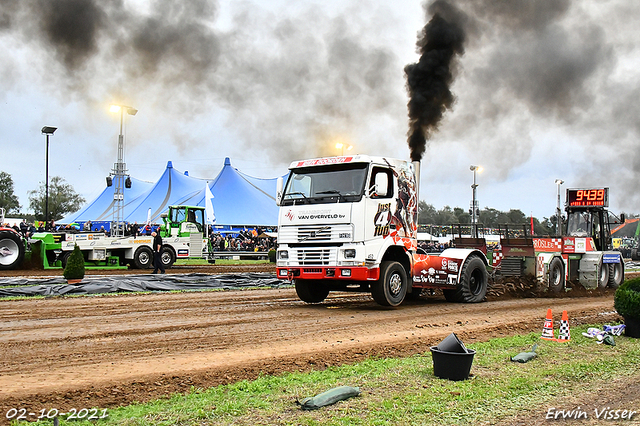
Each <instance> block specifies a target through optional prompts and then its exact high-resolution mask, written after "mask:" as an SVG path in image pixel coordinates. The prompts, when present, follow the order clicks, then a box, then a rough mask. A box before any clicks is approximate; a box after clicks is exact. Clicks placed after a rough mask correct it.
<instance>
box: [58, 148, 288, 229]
mask: <svg viewBox="0 0 640 426" xmlns="http://www.w3.org/2000/svg"><path fill="white" fill-rule="evenodd" d="M284 177H285V178H286V174H285V175H284ZM131 181H132V183H131V188H127V189H125V203H124V214H123V217H124V221H125V222H129V223H145V222H146V221H147V217H149V219H150V221H151V222H152V223H157V222H159V221H160V215H161V214H162V213H163V212H166V211H168V208H169V206H171V205H180V204H183V205H191V206H202V207H205V205H206V201H205V185H208V186H209V189H210V190H211V193H212V194H213V199H212V205H213V211H214V214H215V223H216V225H241V226H245V225H246V226H276V225H277V224H278V206H276V203H275V194H276V182H277V178H273V179H260V178H255V177H252V176H248V175H246V174H244V173H242V172H240V171H239V170H238V169H236V168H234V167H232V166H231V160H229V158H226V159H225V162H224V166H223V168H222V170H221V171H220V173H219V174H218V176H216V177H215V178H214V179H209V180H207V179H200V178H194V177H191V176H188V175H187V174H186V173H180V172H178V171H177V170H176V169H174V168H173V164H172V163H171V161H169V162H168V163H167V168H166V169H165V171H164V173H162V176H160V178H159V179H158V180H157V181H156V182H155V183H149V182H144V181H141V180H138V179H135V178H131ZM113 192H114V188H113V187H106V188H105V190H104V191H103V192H102V193H101V194H100V195H99V196H98V197H97V198H96V199H95V200H93V201H92V202H90V203H88V204H87V205H86V206H85V207H83V208H82V209H80V210H79V211H77V212H75V213H73V214H70V215H68V216H67V217H65V218H63V219H61V220H60V221H58V223H61V224H68V223H73V222H76V223H82V222H85V221H87V220H91V221H92V222H99V221H110V220H111V219H112V217H113ZM149 210H150V211H151V213H150V214H149Z"/></svg>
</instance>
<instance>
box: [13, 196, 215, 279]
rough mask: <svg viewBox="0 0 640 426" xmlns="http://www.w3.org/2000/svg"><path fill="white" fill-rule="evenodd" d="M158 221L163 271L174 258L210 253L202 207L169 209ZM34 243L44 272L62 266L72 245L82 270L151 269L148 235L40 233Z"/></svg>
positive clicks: (151, 247) (150, 247)
mask: <svg viewBox="0 0 640 426" xmlns="http://www.w3.org/2000/svg"><path fill="white" fill-rule="evenodd" d="M162 219H163V224H162V227H161V230H160V235H161V236H162V242H163V246H162V253H161V258H162V263H163V264H164V266H165V268H170V267H171V266H172V265H173V263H174V262H175V261H176V259H186V258H204V257H207V256H208V255H209V254H211V251H210V250H209V245H208V239H207V237H206V236H205V225H204V208H203V207H196V206H170V207H169V211H168V213H166V214H165V213H163V214H162ZM38 241H39V242H41V244H40V246H39V247H40V250H39V253H40V256H41V257H42V261H43V265H44V268H45V269H50V268H59V267H64V266H65V265H66V263H67V260H68V259H69V256H70V255H71V252H72V251H73V248H74V246H75V245H78V247H79V248H80V251H81V252H82V254H83V256H84V259H85V266H86V267H99V268H105V267H111V268H126V267H127V266H131V267H133V268H140V269H146V268H151V267H152V261H153V237H152V236H151V235H138V236H136V237H135V238H134V237H133V236H124V237H111V236H107V235H105V234H104V233H100V232H53V233H48V232H47V233H45V232H43V233H36V234H35V235H33V237H32V238H31V240H30V242H31V245H32V247H33V245H34V243H36V242H38ZM23 249H24V248H23ZM32 257H33V253H32ZM209 257H210V256H209ZM209 261H212V259H211V258H210V259H209Z"/></svg>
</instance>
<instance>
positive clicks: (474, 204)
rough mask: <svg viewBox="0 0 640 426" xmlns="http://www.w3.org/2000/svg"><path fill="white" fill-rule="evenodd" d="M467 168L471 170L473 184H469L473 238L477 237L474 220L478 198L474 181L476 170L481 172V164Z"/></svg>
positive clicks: (475, 219) (476, 218) (476, 219)
mask: <svg viewBox="0 0 640 426" xmlns="http://www.w3.org/2000/svg"><path fill="white" fill-rule="evenodd" d="M469 170H471V171H472V172H473V185H471V189H472V198H471V224H472V225H473V236H474V237H475V238H477V237H478V229H477V226H476V222H477V221H478V217H477V210H478V200H476V188H477V187H478V184H477V183H476V172H481V171H482V170H483V169H482V167H481V166H471V167H469Z"/></svg>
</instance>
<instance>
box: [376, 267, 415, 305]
mask: <svg viewBox="0 0 640 426" xmlns="http://www.w3.org/2000/svg"><path fill="white" fill-rule="evenodd" d="M407 287H408V283H407V273H406V271H405V270H404V268H403V267H402V265H401V264H400V263H398V262H393V261H385V262H382V264H381V265H380V279H378V281H376V282H374V283H373V284H372V285H371V295H372V296H373V300H375V301H376V302H377V303H378V304H379V305H382V306H398V305H400V304H401V303H402V301H403V300H404V297H405V296H406V294H407Z"/></svg>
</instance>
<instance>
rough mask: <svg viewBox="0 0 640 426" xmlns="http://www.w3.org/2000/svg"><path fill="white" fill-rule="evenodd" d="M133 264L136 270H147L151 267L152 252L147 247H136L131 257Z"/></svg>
mask: <svg viewBox="0 0 640 426" xmlns="http://www.w3.org/2000/svg"><path fill="white" fill-rule="evenodd" d="M133 264H134V266H135V267H136V268H138V269H149V268H151V266H152V265H153V252H152V251H151V249H150V248H149V247H146V246H142V247H138V249H137V250H136V252H135V253H134V255H133Z"/></svg>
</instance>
